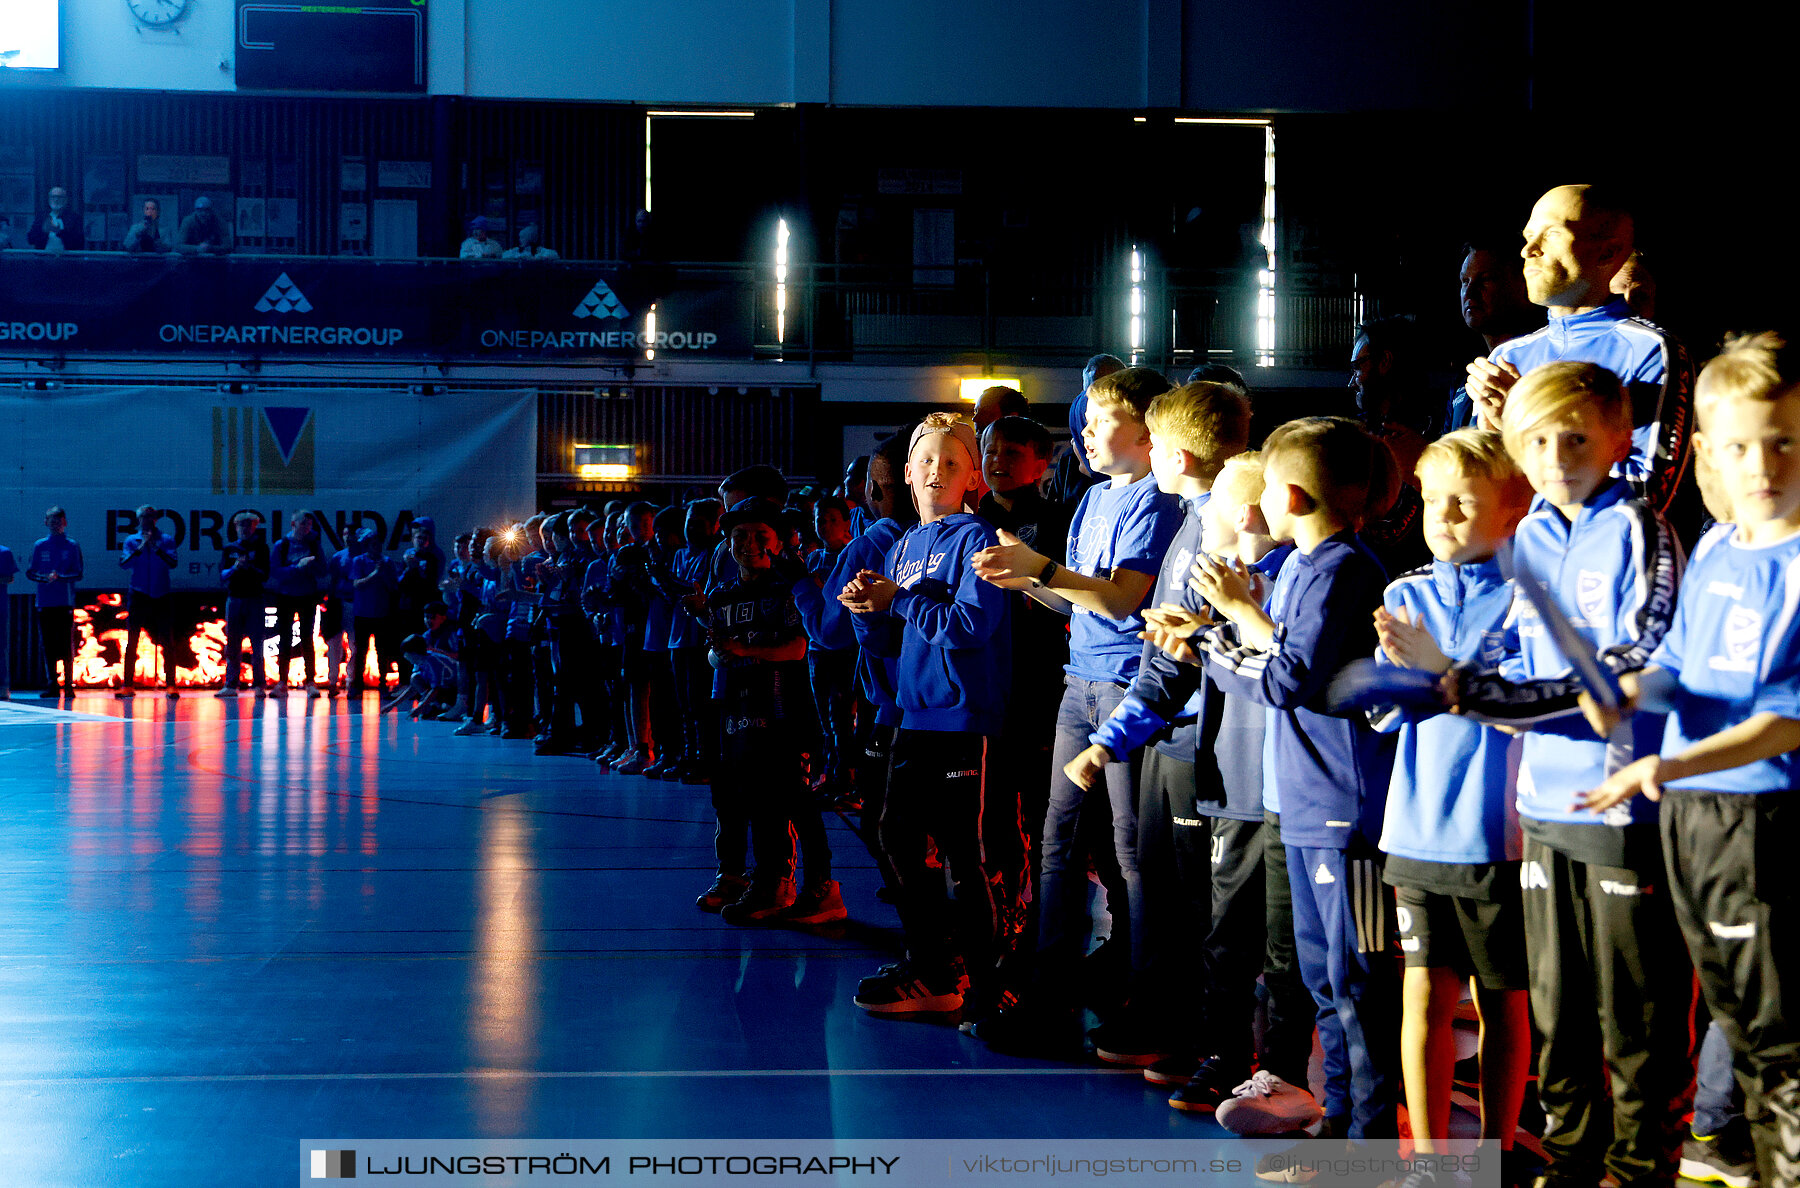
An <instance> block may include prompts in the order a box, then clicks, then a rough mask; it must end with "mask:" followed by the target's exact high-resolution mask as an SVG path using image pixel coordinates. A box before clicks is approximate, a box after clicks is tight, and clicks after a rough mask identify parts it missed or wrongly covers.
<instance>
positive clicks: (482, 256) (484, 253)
mask: <svg viewBox="0 0 1800 1188" xmlns="http://www.w3.org/2000/svg"><path fill="white" fill-rule="evenodd" d="M458 255H459V256H461V258H462V259H464V260H498V259H499V258H500V241H499V240H497V239H490V238H488V221H487V220H486V219H484V218H482V217H481V216H480V215H476V216H475V217H474V218H472V219H470V220H469V237H468V238H467V239H465V240H463V241H462V251H461V252H459V253H458Z"/></svg>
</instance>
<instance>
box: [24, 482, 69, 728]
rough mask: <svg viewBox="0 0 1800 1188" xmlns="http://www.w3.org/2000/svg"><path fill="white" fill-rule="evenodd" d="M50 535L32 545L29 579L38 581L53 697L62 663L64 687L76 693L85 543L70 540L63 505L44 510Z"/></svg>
mask: <svg viewBox="0 0 1800 1188" xmlns="http://www.w3.org/2000/svg"><path fill="white" fill-rule="evenodd" d="M44 527H46V528H48V529H49V530H50V535H48V536H46V537H44V538H43V539H42V540H40V541H38V542H37V543H36V544H34V545H32V546H31V564H29V565H27V566H26V567H25V580H27V581H29V582H35V583H36V584H37V612H38V633H39V635H40V636H41V637H42V638H43V641H44V691H43V693H42V694H40V696H42V697H46V698H53V697H56V696H57V690H58V688H59V685H58V679H57V675H56V666H57V665H58V664H61V665H62V678H61V685H60V688H61V689H62V691H63V692H64V693H66V694H67V695H68V696H70V697H73V696H74V695H75V583H76V582H78V581H80V580H81V571H82V561H81V546H80V545H78V544H76V543H75V542H74V541H72V540H70V539H69V513H68V512H66V511H64V510H63V509H62V508H60V507H52V508H50V509H48V510H47V511H45V512H44Z"/></svg>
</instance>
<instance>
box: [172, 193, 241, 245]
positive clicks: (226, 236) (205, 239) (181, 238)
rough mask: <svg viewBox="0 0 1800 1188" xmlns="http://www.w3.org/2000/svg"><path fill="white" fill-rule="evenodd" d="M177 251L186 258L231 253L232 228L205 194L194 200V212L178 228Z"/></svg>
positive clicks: (176, 235)
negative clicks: (226, 223)
mask: <svg viewBox="0 0 1800 1188" xmlns="http://www.w3.org/2000/svg"><path fill="white" fill-rule="evenodd" d="M175 250H176V251H178V252H180V253H181V254H182V255H184V256H223V255H225V254H226V253H228V252H229V251H231V228H229V227H227V226H226V225H225V220H224V219H221V218H220V217H219V213H218V211H216V210H214V209H213V201H212V199H211V198H208V197H207V196H206V195H205V194H202V195H200V197H198V198H196V199H194V209H193V212H192V213H191V214H189V215H188V217H187V218H185V219H183V220H181V226H180V227H178V228H176V230H175Z"/></svg>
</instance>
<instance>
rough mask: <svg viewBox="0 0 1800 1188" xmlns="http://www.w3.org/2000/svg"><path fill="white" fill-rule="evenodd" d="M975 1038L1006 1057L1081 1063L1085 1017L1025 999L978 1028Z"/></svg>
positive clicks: (1068, 1009) (1042, 1002) (1072, 1010)
mask: <svg viewBox="0 0 1800 1188" xmlns="http://www.w3.org/2000/svg"><path fill="white" fill-rule="evenodd" d="M975 1038H976V1039H978V1040H980V1041H981V1042H982V1043H984V1044H986V1045H987V1046H988V1047H990V1048H992V1049H993V1050H994V1051H996V1052H999V1053H1000V1054H1002V1055H1004V1056H1026V1057H1031V1058H1033V1059H1037V1060H1081V1059H1083V1058H1084V1057H1085V1056H1086V1052H1085V1050H1084V1049H1083V1048H1082V1044H1081V1014H1080V1012H1079V1011H1077V1010H1076V1009H1075V1008H1074V1007H1065V1006H1057V1005H1051V1004H1049V1003H1045V1002H1044V1001H1042V998H1041V997H1040V998H1039V999H1037V1000H1035V1001H1034V1000H1033V999H1031V998H1026V999H1022V1000H1021V1001H1020V1002H1019V1003H1018V1004H1017V1005H1015V1006H1014V1007H1012V1008H1011V1009H1010V1010H1004V1011H1001V1012H1000V1013H999V1014H997V1015H994V1016H992V1017H991V1018H988V1019H984V1020H982V1021H981V1022H979V1023H977V1024H976V1025H975Z"/></svg>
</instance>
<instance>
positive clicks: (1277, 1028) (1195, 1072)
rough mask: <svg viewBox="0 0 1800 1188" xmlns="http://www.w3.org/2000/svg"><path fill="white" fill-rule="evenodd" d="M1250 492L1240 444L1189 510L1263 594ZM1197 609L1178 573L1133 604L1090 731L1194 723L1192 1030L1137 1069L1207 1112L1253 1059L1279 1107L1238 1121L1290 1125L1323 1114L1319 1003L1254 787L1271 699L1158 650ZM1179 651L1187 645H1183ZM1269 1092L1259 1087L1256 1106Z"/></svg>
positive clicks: (1329, 1060) (1172, 1099)
mask: <svg viewBox="0 0 1800 1188" xmlns="http://www.w3.org/2000/svg"><path fill="white" fill-rule="evenodd" d="M1262 492H1263V462H1262V455H1261V454H1258V453H1245V454H1239V455H1238V456H1237V457H1235V458H1233V459H1231V460H1230V461H1229V462H1227V463H1226V464H1225V467H1224V469H1223V470H1221V471H1220V472H1219V477H1218V478H1217V479H1216V480H1215V481H1214V482H1213V486H1212V494H1211V496H1210V498H1208V500H1207V501H1206V507H1205V508H1204V509H1203V511H1202V513H1201V521H1202V534H1201V549H1202V551H1203V552H1204V553H1205V554H1206V555H1207V556H1209V557H1214V558H1220V559H1226V560H1229V559H1233V558H1235V559H1236V560H1237V561H1238V562H1240V563H1242V564H1243V565H1245V566H1248V567H1249V568H1250V569H1252V570H1253V571H1254V575H1255V576H1254V579H1253V580H1254V584H1255V585H1256V586H1257V587H1258V588H1259V589H1261V590H1264V591H1266V592H1268V593H1272V592H1273V587H1274V584H1275V581H1276V579H1277V578H1278V577H1279V575H1280V573H1281V567H1282V565H1283V564H1284V563H1285V562H1286V561H1287V559H1288V557H1289V556H1291V555H1292V553H1293V551H1294V546H1293V545H1292V544H1281V545H1278V544H1276V543H1275V541H1274V540H1273V539H1271V538H1270V537H1269V535H1268V525H1267V524H1266V523H1265V522H1264V520H1263V514H1262V508H1261V507H1260V506H1259V503H1260V501H1261V499H1262ZM1265 598H1266V595H1265ZM1205 607H1206V602H1205V600H1204V599H1203V598H1201V597H1200V594H1199V593H1198V591H1197V590H1196V589H1195V588H1194V583H1193V581H1192V580H1191V578H1190V579H1189V580H1187V581H1185V582H1184V583H1183V584H1182V587H1181V589H1180V592H1179V597H1178V600H1177V602H1175V603H1164V604H1163V605H1161V606H1159V607H1157V608H1156V609H1155V610H1147V611H1145V612H1144V621H1145V627H1146V630H1145V635H1146V636H1148V637H1149V641H1150V642H1151V643H1154V644H1156V645H1157V651H1156V652H1155V653H1154V654H1153V655H1152V656H1151V659H1150V663H1149V664H1148V666H1147V667H1146V668H1145V669H1144V670H1142V671H1140V673H1139V676H1138V680H1137V682H1136V683H1135V684H1134V685H1133V686H1132V696H1131V697H1128V698H1127V699H1126V703H1125V705H1124V706H1122V707H1121V709H1120V711H1119V712H1118V713H1115V714H1114V716H1113V717H1112V718H1111V719H1109V720H1108V721H1107V722H1106V723H1105V724H1104V725H1102V726H1101V728H1100V730H1099V731H1097V732H1096V733H1095V735H1094V740H1095V742H1097V743H1098V744H1100V745H1102V746H1104V747H1106V748H1107V749H1108V750H1109V751H1112V752H1114V753H1118V752H1119V751H1120V750H1122V749H1128V748H1129V745H1130V740H1131V739H1132V738H1134V737H1135V736H1136V735H1137V734H1138V733H1139V732H1141V731H1143V730H1144V729H1145V728H1146V719H1150V720H1155V719H1161V718H1167V719H1168V720H1169V721H1170V722H1173V723H1179V722H1180V721H1181V718H1182V716H1183V715H1184V714H1185V713H1187V712H1189V711H1191V712H1192V713H1193V715H1194V726H1193V727H1191V728H1188V730H1187V731H1186V736H1187V739H1188V743H1189V745H1190V746H1191V747H1192V752H1191V753H1192V756H1193V763H1194V774H1195V779H1196V788H1195V794H1194V812H1195V815H1196V816H1197V817H1198V818H1200V819H1201V821H1202V825H1203V827H1204V829H1205V830H1206V833H1207V838H1208V842H1209V847H1208V848H1209V851H1210V861H1211V868H1212V869H1211V880H1210V881H1211V888H1210V891H1211V897H1210V898H1211V902H1210V908H1211V918H1210V920H1209V921H1208V923H1207V927H1206V933H1205V941H1204V943H1203V944H1202V945H1201V960H1202V967H1203V973H1202V976H1201V980H1200V982H1199V985H1198V987H1197V988H1198V991H1199V1004H1198V1009H1197V1010H1196V1011H1195V1014H1196V1015H1197V1017H1198V1021H1197V1023H1196V1025H1195V1034H1196V1035H1197V1037H1198V1038H1199V1039H1200V1041H1201V1042H1200V1043H1199V1044H1198V1045H1197V1046H1195V1047H1194V1048H1192V1049H1190V1050H1189V1051H1187V1052H1185V1053H1183V1052H1178V1053H1176V1054H1175V1055H1174V1056H1172V1057H1170V1058H1169V1059H1168V1060H1166V1061H1159V1062H1157V1063H1156V1064H1153V1065H1151V1066H1149V1067H1148V1068H1146V1069H1145V1070H1144V1079H1145V1080H1147V1081H1149V1082H1151V1083H1152V1084H1169V1085H1175V1086H1177V1088H1176V1089H1175V1091H1174V1092H1173V1093H1171V1094H1170V1096H1169V1105H1170V1106H1171V1107H1173V1108H1175V1109H1177V1110H1181V1111H1183V1112H1184V1113H1212V1112H1214V1111H1215V1110H1217V1109H1218V1108H1219V1106H1220V1105H1222V1104H1224V1103H1225V1102H1227V1101H1230V1100H1232V1091H1233V1090H1234V1089H1235V1088H1236V1087H1237V1086H1239V1085H1241V1084H1244V1083H1245V1082H1247V1081H1250V1080H1251V1072H1252V1068H1253V1067H1254V1068H1259V1069H1262V1070H1263V1071H1265V1072H1266V1073H1268V1074H1269V1075H1270V1078H1273V1079H1276V1080H1279V1081H1280V1083H1281V1085H1282V1086H1283V1087H1284V1088H1282V1089H1281V1090H1280V1091H1279V1092H1280V1094H1281V1100H1280V1102H1279V1106H1280V1108H1279V1110H1278V1111H1276V1110H1265V1113H1266V1114H1268V1115H1269V1116H1268V1117H1267V1119H1266V1120H1267V1122H1268V1125H1267V1126H1257V1127H1254V1128H1253V1129H1252V1130H1251V1131H1247V1133H1251V1132H1253V1133H1263V1132H1266V1131H1281V1130H1292V1129H1294V1128H1295V1126H1297V1125H1298V1126H1304V1125H1308V1124H1310V1123H1311V1122H1313V1121H1316V1120H1317V1119H1318V1118H1319V1117H1320V1115H1321V1113H1322V1111H1321V1110H1320V1108H1319V1105H1318V1102H1317V1100H1316V1099H1314V1098H1313V1096H1312V1094H1311V1093H1310V1092H1309V1091H1308V1090H1307V1088H1306V1086H1307V1065H1308V1062H1309V1061H1311V1059H1312V1047H1313V1028H1314V1024H1315V1020H1316V1019H1317V1016H1318V1007H1317V1005H1316V1004H1315V1003H1314V1002H1313V999H1312V994H1311V993H1310V992H1308V990H1307V989H1306V982H1305V981H1304V979H1302V978H1301V976H1300V970H1299V960H1298V957H1297V956H1296V954H1295V951H1294V911H1293V895H1292V893H1291V891H1290V889H1289V885H1288V874H1287V849H1286V847H1285V846H1284V845H1283V844H1282V842H1281V819H1280V815H1279V813H1278V812H1277V811H1276V808H1277V806H1276V803H1275V802H1274V801H1273V800H1272V799H1269V798H1268V796H1267V792H1268V791H1271V790H1270V789H1265V787H1264V779H1263V744H1264V736H1265V735H1266V733H1267V731H1266V727H1267V723H1268V717H1269V715H1270V714H1271V713H1272V712H1273V711H1271V710H1269V709H1267V708H1266V707H1264V706H1263V705H1261V704H1259V703H1257V702H1255V701H1252V700H1250V699H1249V698H1245V697H1233V696H1227V695H1226V694H1225V693H1224V691H1223V690H1221V689H1220V688H1219V686H1218V685H1217V684H1215V683H1214V682H1213V681H1212V680H1211V679H1210V678H1209V677H1208V676H1207V675H1206V669H1205V668H1204V667H1203V666H1201V665H1200V664H1198V663H1189V662H1187V661H1184V660H1178V659H1176V658H1175V656H1174V655H1172V654H1171V653H1170V652H1169V651H1166V650H1164V649H1163V646H1162V645H1163V644H1164V642H1167V643H1168V644H1169V645H1170V646H1171V647H1173V648H1175V649H1176V650H1177V651H1179V650H1181V649H1182V648H1184V647H1185V644H1186V640H1187V637H1188V636H1189V635H1191V634H1192V633H1193V632H1194V631H1195V629H1196V628H1198V627H1199V626H1201V625H1202V618H1201V615H1202V612H1203V611H1204V610H1205ZM1267 609H1268V606H1267V602H1266V601H1265V603H1264V610H1267ZM1187 660H1191V661H1197V660H1198V657H1197V656H1194V655H1192V654H1191V653H1190V654H1189V655H1188V656H1187ZM1189 690H1194V691H1195V692H1193V693H1191V694H1190V693H1189ZM1184 698H1188V700H1187V702H1186V705H1185V706H1184V705H1183V699H1184ZM1139 706H1141V707H1142V709H1143V710H1148V711H1149V712H1148V714H1144V713H1142V712H1141V711H1140V710H1139V708H1138V707H1139ZM1183 735H1184V729H1183V727H1181V726H1180V725H1176V726H1175V729H1174V732H1173V734H1172V736H1171V742H1172V743H1173V742H1179V741H1180V740H1181V739H1182V738H1183ZM1165 745H1166V744H1165ZM1265 801H1266V802H1267V804H1268V807H1267V808H1265ZM1259 976H1260V977H1261V979H1262V981H1263V984H1264V986H1265V988H1266V989H1267V991H1268V1014H1267V1025H1266V1026H1265V1027H1264V1029H1263V1033H1262V1042H1261V1044H1260V1046H1257V1047H1255V1050H1254V1051H1253V1043H1252V1040H1253V1032H1254V1023H1255V1015H1256V997H1257V994H1256V990H1257V986H1256V983H1257V979H1258V977H1259ZM1320 1039H1321V1043H1322V1045H1323V1048H1324V1051H1325V1057H1326V1059H1325V1066H1326V1068H1327V1070H1328V1075H1329V1076H1330V1077H1331V1078H1332V1079H1333V1080H1334V1082H1335V1083H1337V1084H1339V1085H1342V1083H1343V1082H1344V1079H1345V1075H1346V1074H1345V1072H1344V1068H1343V1064H1344V1062H1343V1046H1344V1045H1343V1037H1342V1034H1341V1032H1339V1031H1338V1030H1337V1028H1336V1017H1335V1015H1334V1016H1333V1017H1332V1019H1331V1021H1330V1024H1329V1025H1327V1026H1325V1027H1324V1028H1323V1029H1322V1031H1321V1036H1320ZM1202 1056H1203V1057H1205V1058H1204V1059H1200V1057H1202ZM1253 1057H1254V1065H1253V1064H1252V1059H1253ZM1184 1074H1185V1075H1184ZM1265 1083H1268V1082H1265ZM1271 1088H1273V1086H1271ZM1273 1101H1274V1095H1273V1094H1271V1096H1270V1098H1269V1099H1266V1100H1265V1101H1264V1103H1263V1104H1264V1106H1265V1107H1266V1106H1268V1105H1270V1104H1272V1103H1273ZM1238 1112H1239V1114H1240V1115H1242V1114H1243V1111H1242V1110H1241V1109H1240V1110H1239V1111H1238ZM1340 1112H1341V1110H1340ZM1228 1115H1229V1111H1228Z"/></svg>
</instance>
